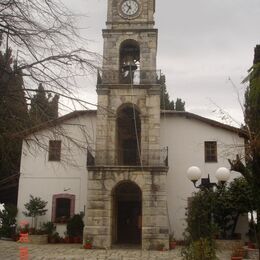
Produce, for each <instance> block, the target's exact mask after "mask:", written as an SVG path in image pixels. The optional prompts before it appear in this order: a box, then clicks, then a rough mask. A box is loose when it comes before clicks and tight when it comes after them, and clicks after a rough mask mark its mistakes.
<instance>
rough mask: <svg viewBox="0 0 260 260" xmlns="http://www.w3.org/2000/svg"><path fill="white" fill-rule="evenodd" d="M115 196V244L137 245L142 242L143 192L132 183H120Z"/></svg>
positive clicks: (113, 194) (115, 189)
mask: <svg viewBox="0 0 260 260" xmlns="http://www.w3.org/2000/svg"><path fill="white" fill-rule="evenodd" d="M112 196H113V214H112V215H113V232H112V233H113V243H114V244H136V245H140V244H141V241H142V239H141V238H142V191H141V189H140V188H139V186H138V185H137V184H135V183H134V182H132V181H123V182H120V183H119V184H118V185H117V186H116V187H115V188H114V190H113V192H112Z"/></svg>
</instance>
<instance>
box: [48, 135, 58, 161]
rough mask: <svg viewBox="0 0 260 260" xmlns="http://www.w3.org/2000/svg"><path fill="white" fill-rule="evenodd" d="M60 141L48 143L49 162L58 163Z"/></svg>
mask: <svg viewBox="0 0 260 260" xmlns="http://www.w3.org/2000/svg"><path fill="white" fill-rule="evenodd" d="M60 155H61V141H57V140H50V141H49V161H60Z"/></svg>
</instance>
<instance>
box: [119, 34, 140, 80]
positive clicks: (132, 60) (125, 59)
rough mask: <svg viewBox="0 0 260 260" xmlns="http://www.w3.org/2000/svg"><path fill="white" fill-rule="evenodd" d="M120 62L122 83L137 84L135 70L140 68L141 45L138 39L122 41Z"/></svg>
mask: <svg viewBox="0 0 260 260" xmlns="http://www.w3.org/2000/svg"><path fill="white" fill-rule="evenodd" d="M119 64H120V68H119V71H120V75H121V77H120V81H121V83H125V84H131V83H134V84H135V83H136V82H134V75H135V71H137V70H138V69H140V46H139V44H138V42H137V41H135V40H130V39H128V40H125V41H124V42H122V43H121V46H120V61H119Z"/></svg>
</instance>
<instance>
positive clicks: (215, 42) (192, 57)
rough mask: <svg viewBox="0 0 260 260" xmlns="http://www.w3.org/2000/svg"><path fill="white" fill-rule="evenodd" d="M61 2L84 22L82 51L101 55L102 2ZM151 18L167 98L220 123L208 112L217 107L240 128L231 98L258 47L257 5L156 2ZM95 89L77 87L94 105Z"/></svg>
mask: <svg viewBox="0 0 260 260" xmlns="http://www.w3.org/2000/svg"><path fill="white" fill-rule="evenodd" d="M63 1H64V2H65V4H66V5H67V6H68V7H69V8H70V9H71V10H73V11H74V12H77V13H81V14H84V15H86V16H87V17H86V18H82V19H81V20H80V26H81V27H84V28H85V29H84V30H82V31H81V32H82V34H83V35H84V36H85V37H87V38H88V39H89V40H90V42H89V46H88V48H89V49H90V50H93V51H96V52H98V53H100V54H102V52H103V39H102V33H101V30H102V29H103V28H105V21H106V9H107V0H73V1H72V0H63ZM155 18H156V27H157V28H158V29H159V41H158V54H157V69H161V70H162V72H163V73H164V74H165V75H166V80H167V88H168V92H169V94H170V96H171V98H173V99H176V98H177V97H180V98H182V99H184V100H185V102H186V110H187V111H189V112H193V113H196V114H199V115H202V116H205V117H209V118H213V119H217V120H221V117H222V115H221V114H220V113H218V112H213V111H215V110H216V109H217V107H220V108H221V109H224V110H225V111H227V112H228V113H229V114H230V115H231V116H232V117H233V118H234V119H235V120H236V121H238V122H242V121H243V114H242V110H241V107H240V104H239V102H238V96H237V93H236V92H237V91H238V92H239V94H240V96H241V98H243V92H244V89H245V86H244V85H241V84H240V82H241V81H242V79H243V78H244V77H245V76H246V75H247V70H248V69H249V68H250V67H251V65H252V62H253V51H254V47H255V45H256V44H260V1H259V0H196V1H194V0H157V1H156V16H155ZM229 79H231V80H229ZM232 82H233V84H232ZM95 83H96V77H93V78H91V77H90V79H88V80H86V82H84V83H83V82H81V83H80V84H81V88H82V89H84V99H86V100H87V101H90V102H96V92H95V88H96V86H95ZM233 85H235V87H236V89H237V91H236V90H235V89H234V86H233ZM226 123H229V122H227V121H226Z"/></svg>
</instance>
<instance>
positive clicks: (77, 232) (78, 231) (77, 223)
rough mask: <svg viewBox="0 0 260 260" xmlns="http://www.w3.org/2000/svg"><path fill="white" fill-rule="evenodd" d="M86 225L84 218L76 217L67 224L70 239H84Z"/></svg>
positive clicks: (77, 215)
mask: <svg viewBox="0 0 260 260" xmlns="http://www.w3.org/2000/svg"><path fill="white" fill-rule="evenodd" d="M83 227H84V223H83V220H82V216H81V215H79V214H76V215H74V216H73V217H72V218H71V219H70V220H69V221H68V223H67V234H68V236H69V237H78V236H80V237H82V234H83Z"/></svg>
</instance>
